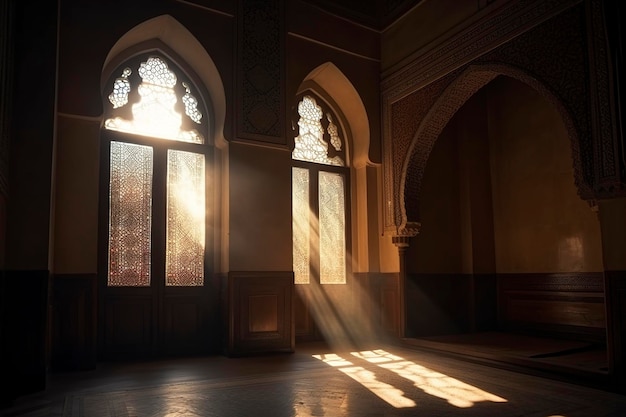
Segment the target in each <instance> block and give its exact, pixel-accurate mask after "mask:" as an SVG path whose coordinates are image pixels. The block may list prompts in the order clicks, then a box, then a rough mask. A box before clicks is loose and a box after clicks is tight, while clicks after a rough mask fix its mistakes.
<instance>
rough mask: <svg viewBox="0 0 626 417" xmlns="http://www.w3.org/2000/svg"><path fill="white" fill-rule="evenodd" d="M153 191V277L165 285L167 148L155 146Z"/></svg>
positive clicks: (154, 281) (157, 283)
mask: <svg viewBox="0 0 626 417" xmlns="http://www.w3.org/2000/svg"><path fill="white" fill-rule="evenodd" d="M152 181H153V185H152V187H153V191H152V277H153V283H154V286H155V287H157V288H162V287H163V286H164V285H165V234H166V224H167V219H166V215H167V206H166V204H167V203H166V200H167V199H166V196H167V148H165V147H155V148H154V174H153V180H152Z"/></svg>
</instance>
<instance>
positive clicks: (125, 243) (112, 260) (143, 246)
mask: <svg viewBox="0 0 626 417" xmlns="http://www.w3.org/2000/svg"><path fill="white" fill-rule="evenodd" d="M152 165H153V163H152V148H151V147H150V146H142V145H134V144H129V143H121V142H111V159H110V167H111V175H110V179H109V189H110V194H109V202H110V204H109V206H110V213H109V266H108V279H107V283H108V285H109V286H112V287H115V286H128V287H143V286H149V285H150V263H151V250H150V247H151V223H152Z"/></svg>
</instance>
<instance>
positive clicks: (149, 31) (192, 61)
mask: <svg viewBox="0 0 626 417" xmlns="http://www.w3.org/2000/svg"><path fill="white" fill-rule="evenodd" d="M151 42H152V43H154V44H157V43H162V44H164V45H165V46H166V47H167V48H169V49H171V50H172V51H174V52H175V53H176V54H177V55H178V56H179V57H180V58H181V59H182V60H183V61H184V62H185V63H186V64H187V65H189V66H190V67H191V69H192V70H193V71H194V72H195V73H196V74H197V76H198V78H199V79H200V81H201V82H202V84H203V86H204V88H206V90H207V92H208V95H209V98H210V100H211V110H212V112H213V120H212V123H213V139H214V143H215V145H216V146H217V147H219V148H224V147H226V144H227V142H226V140H225V138H224V123H225V118H226V94H225V92H224V84H223V82H222V77H221V76H220V74H219V71H218V70H217V67H216V65H215V63H214V62H213V60H212V59H211V57H210V56H209V54H208V53H207V51H206V49H204V47H203V46H202V44H201V43H200V42H199V41H198V39H196V37H195V36H194V35H193V34H192V33H191V32H189V30H188V29H187V28H186V27H184V26H183V25H182V24H181V23H180V22H178V21H177V20H176V19H174V18H173V17H172V16H170V15H161V16H157V17H155V18H152V19H150V20H147V21H145V22H143V23H140V24H139V25H137V26H135V27H134V28H132V29H130V30H129V31H128V32H126V33H125V34H124V35H123V36H122V37H121V38H120V39H119V40H118V41H117V42H116V43H115V45H113V47H112V48H111V50H110V51H109V54H108V55H107V57H106V59H105V62H104V65H103V67H102V76H101V80H102V83H104V82H106V81H107V79H108V78H109V75H110V73H111V71H112V70H113V69H114V68H115V67H116V66H117V64H119V63H120V61H122V60H124V59H125V58H128V55H127V52H129V51H132V50H133V49H135V48H137V46H140V45H142V44H144V45H147V44H150V43H151ZM101 90H102V88H101Z"/></svg>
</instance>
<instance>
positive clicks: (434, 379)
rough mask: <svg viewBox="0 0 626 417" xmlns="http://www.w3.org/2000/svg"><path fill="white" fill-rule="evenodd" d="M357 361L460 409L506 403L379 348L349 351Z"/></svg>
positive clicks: (499, 398)
mask: <svg viewBox="0 0 626 417" xmlns="http://www.w3.org/2000/svg"><path fill="white" fill-rule="evenodd" d="M351 354H352V355H353V356H355V357H357V358H359V359H363V360H366V361H367V362H369V363H372V364H375V365H376V366H379V367H381V368H383V369H386V370H389V371H392V372H394V373H396V374H397V375H399V376H401V377H403V378H405V379H408V380H409V381H412V382H413V384H414V385H415V386H416V387H417V388H419V389H421V390H422V391H424V392H425V393H427V394H430V395H432V396H435V397H438V398H441V399H444V400H446V401H447V402H448V403H449V404H451V405H454V406H456V407H459V408H467V407H472V406H473V405H474V404H476V403H477V402H481V401H491V402H499V403H501V402H507V400H506V399H504V398H502V397H499V396H497V395H494V394H491V393H489V392H487V391H484V390H481V389H480V388H477V387H475V386H473V385H470V384H467V383H465V382H462V381H459V380H458V379H455V378H452V377H450V376H448V375H445V374H442V373H440V372H437V371H434V370H432V369H428V368H426V367H424V366H422V365H418V364H416V363H415V362H411V361H409V360H406V359H404V358H402V357H400V356H397V355H394V354H392V353H389V352H387V351H385V350H382V349H377V350H367V351H362V352H351Z"/></svg>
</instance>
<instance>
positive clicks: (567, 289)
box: [498, 272, 606, 343]
mask: <svg viewBox="0 0 626 417" xmlns="http://www.w3.org/2000/svg"><path fill="white" fill-rule="evenodd" d="M498 288H499V290H498V292H499V296H498V298H499V302H498V304H499V309H498V321H499V325H500V327H501V328H502V329H504V330H513V331H531V332H536V333H543V332H545V333H550V334H551V335H555V334H559V335H561V336H564V337H569V338H576V339H579V340H588V341H593V342H599V343H604V342H605V338H606V317H605V303H604V275H603V273H601V272H599V273H593V272H592V273H567V274H564V273H558V274H539V273H533V274H498Z"/></svg>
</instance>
